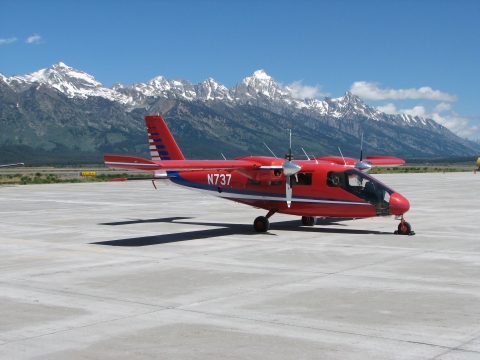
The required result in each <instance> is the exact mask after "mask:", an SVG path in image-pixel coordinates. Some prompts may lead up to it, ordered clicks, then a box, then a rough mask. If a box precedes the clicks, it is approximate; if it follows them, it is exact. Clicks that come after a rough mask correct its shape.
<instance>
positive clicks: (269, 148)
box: [263, 143, 277, 157]
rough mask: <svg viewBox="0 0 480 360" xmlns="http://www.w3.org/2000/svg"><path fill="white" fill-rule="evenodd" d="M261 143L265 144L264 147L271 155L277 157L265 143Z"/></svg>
mask: <svg viewBox="0 0 480 360" xmlns="http://www.w3.org/2000/svg"><path fill="white" fill-rule="evenodd" d="M263 145H265V147H266V148H267V149H268V151H270V152H271V153H272V155H273V157H277V155H275V154H274V153H273V151H272V150H270V148H269V147H268V146H267V144H265V143H263Z"/></svg>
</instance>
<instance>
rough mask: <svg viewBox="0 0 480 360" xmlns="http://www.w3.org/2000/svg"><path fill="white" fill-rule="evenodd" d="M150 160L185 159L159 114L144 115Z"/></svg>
mask: <svg viewBox="0 0 480 360" xmlns="http://www.w3.org/2000/svg"><path fill="white" fill-rule="evenodd" d="M145 123H146V125H147V132H148V141H149V142H150V156H151V157H152V160H185V157H184V156H183V154H182V152H181V151H180V148H179V147H178V145H177V142H176V141H175V139H174V138H173V136H172V133H171V132H170V130H169V129H168V127H167V124H166V123H165V121H164V120H163V118H162V117H161V116H160V115H147V116H145Z"/></svg>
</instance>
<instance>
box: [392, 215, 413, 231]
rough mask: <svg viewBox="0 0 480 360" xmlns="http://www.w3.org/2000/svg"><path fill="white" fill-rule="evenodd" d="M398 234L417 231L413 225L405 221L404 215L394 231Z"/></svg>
mask: <svg viewBox="0 0 480 360" xmlns="http://www.w3.org/2000/svg"><path fill="white" fill-rule="evenodd" d="M393 233H394V234H396V235H415V231H412V226H411V225H410V224H409V223H408V222H406V221H405V219H404V218H403V216H402V217H401V219H400V224H398V229H397V230H395V231H394V232H393Z"/></svg>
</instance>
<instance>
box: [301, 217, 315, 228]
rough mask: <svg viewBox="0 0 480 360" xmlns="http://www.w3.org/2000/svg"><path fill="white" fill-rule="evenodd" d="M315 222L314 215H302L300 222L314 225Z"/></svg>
mask: <svg viewBox="0 0 480 360" xmlns="http://www.w3.org/2000/svg"><path fill="white" fill-rule="evenodd" d="M316 223H317V218H316V217H315V216H302V224H303V225H305V226H314V225H315V224H316Z"/></svg>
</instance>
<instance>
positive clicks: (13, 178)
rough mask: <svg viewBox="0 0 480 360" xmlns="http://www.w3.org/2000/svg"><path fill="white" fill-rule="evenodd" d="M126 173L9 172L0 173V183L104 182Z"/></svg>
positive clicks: (124, 175) (123, 175) (125, 175)
mask: <svg viewBox="0 0 480 360" xmlns="http://www.w3.org/2000/svg"><path fill="white" fill-rule="evenodd" d="M128 176H129V175H128V174H126V173H123V174H109V175H105V174H101V175H98V176H88V177H78V178H68V177H65V176H60V175H56V174H52V173H39V172H37V173H36V174H9V175H0V185H32V184H65V183H87V182H104V181H109V180H111V179H115V178H122V177H128ZM135 177H151V174H148V175H143V176H142V175H135Z"/></svg>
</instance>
